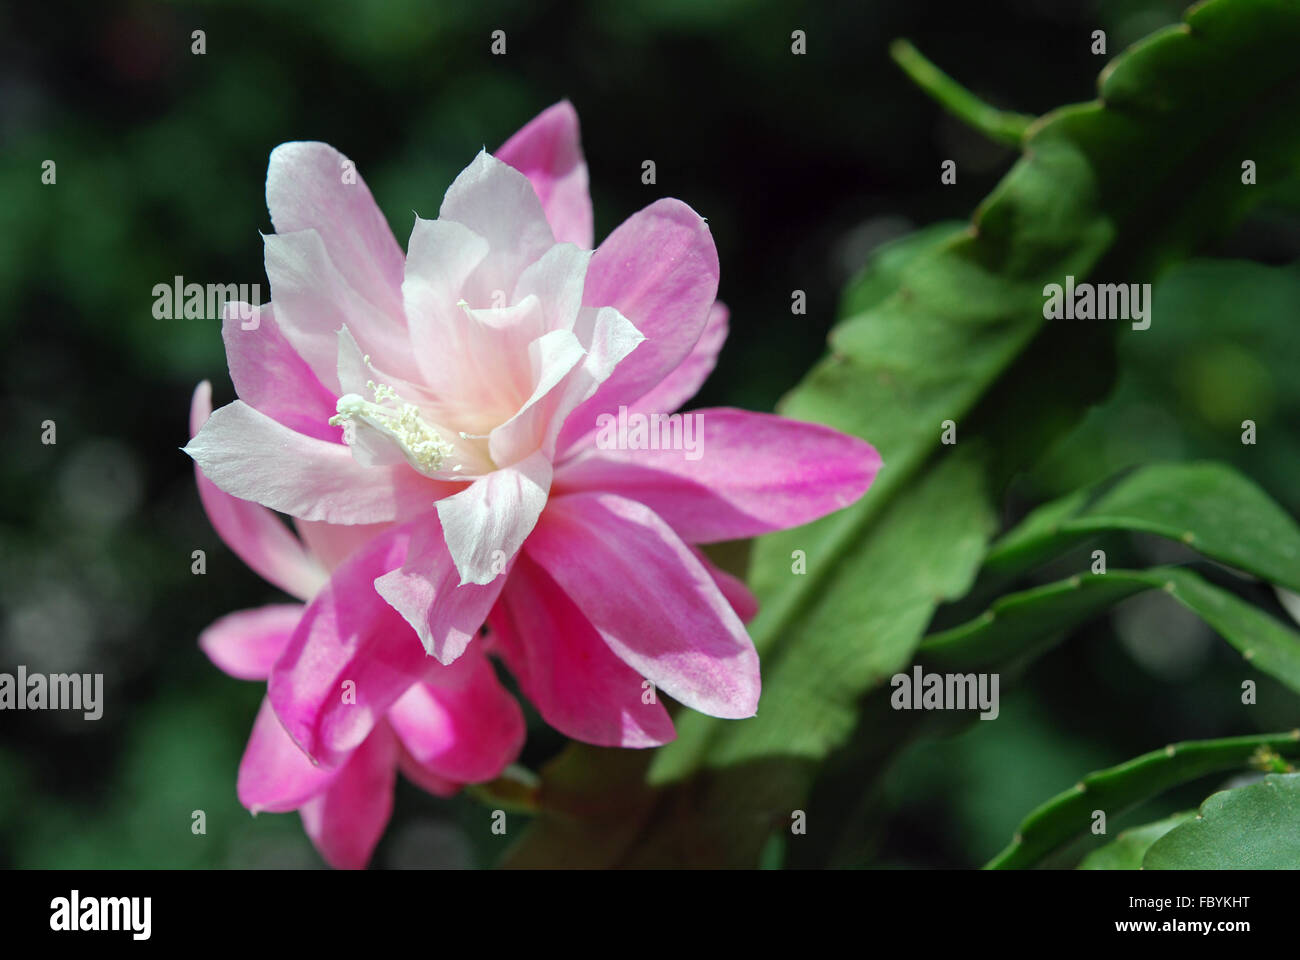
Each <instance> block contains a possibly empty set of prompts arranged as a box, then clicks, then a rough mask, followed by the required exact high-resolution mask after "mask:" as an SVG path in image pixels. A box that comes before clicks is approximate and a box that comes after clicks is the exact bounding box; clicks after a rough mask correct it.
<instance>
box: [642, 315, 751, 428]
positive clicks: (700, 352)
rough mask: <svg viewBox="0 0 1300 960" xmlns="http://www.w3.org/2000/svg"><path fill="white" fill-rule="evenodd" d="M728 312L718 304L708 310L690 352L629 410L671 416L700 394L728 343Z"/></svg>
mask: <svg viewBox="0 0 1300 960" xmlns="http://www.w3.org/2000/svg"><path fill="white" fill-rule="evenodd" d="M728 317H729V312H728V310H727V308H726V307H725V306H724V305H723V304H722V303H721V302H718V303H715V304H714V305H713V309H712V310H710V311H709V321H708V323H707V324H706V325H705V327H704V332H703V333H702V334H700V339H699V340H698V341H696V343H695V346H694V347H692V348H691V352H690V353H688V354H687V355H686V359H684V360H683V361H682V362H681V363H679V364H678V365H677V366H676V367H675V368H674V369H673V371H672V372H671V373H670V374H668V376H666V377H664V378H663V380H661V381H660V382H659V383H658V384H657V385H655V386H654V387H652V388H651V390H650V392H649V393H647V394H645V396H643V397H641V399H639V400H637V401H636V403H633V404H629V405H628V409H630V410H639V411H642V412H644V413H672V412H673V411H674V410H676V409H678V408H679V407H681V405H682V404H684V403H685V402H686V401H687V400H689V399H691V397H693V396H695V395H696V394H697V393H699V392H700V388H701V387H702V386H704V381H705V380H707V379H708V378H709V374H711V373H712V372H713V368H714V367H715V366H717V363H718V353H719V352H720V351H721V350H722V345H723V344H724V343H725V342H726V340H727V319H728Z"/></svg>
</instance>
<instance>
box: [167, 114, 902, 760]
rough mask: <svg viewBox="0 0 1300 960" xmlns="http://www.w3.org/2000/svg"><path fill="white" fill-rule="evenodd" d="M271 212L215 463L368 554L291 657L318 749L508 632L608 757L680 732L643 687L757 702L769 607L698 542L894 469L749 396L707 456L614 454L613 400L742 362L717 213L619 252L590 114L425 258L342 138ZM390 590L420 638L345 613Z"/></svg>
mask: <svg viewBox="0 0 1300 960" xmlns="http://www.w3.org/2000/svg"><path fill="white" fill-rule="evenodd" d="M267 204H268V206H269V208H270V212H271V219H272V221H273V223H274V225H275V229H276V233H275V234H273V235H270V236H267V237H266V238H265V243H266V271H267V276H268V278H269V280H270V284H271V293H272V299H273V302H274V307H272V306H270V305H266V306H263V307H261V308H260V310H258V311H257V316H258V321H259V322H258V323H257V324H256V326H255V329H243V328H244V327H249V326H253V325H252V324H248V323H241V322H240V319H239V318H240V317H241V316H244V317H246V316H247V313H246V308H242V309H241V306H236V307H234V308H233V309H231V310H229V311H228V313H227V320H226V323H225V328H224V331H223V335H224V338H225V343H226V351H227V358H228V361H229V366H230V373H231V377H232V379H233V381H234V384H235V389H236V391H237V393H238V395H239V399H238V400H236V401H235V402H234V403H231V404H230V405H228V406H226V407H223V408H221V409H219V410H217V411H216V412H215V413H213V414H212V416H211V417H210V418H209V419H208V420H207V421H206V423H204V424H203V426H202V429H201V430H200V431H199V432H198V434H197V435H196V436H195V437H194V438H193V439H192V441H191V442H190V444H189V446H187V447H186V448H185V449H186V452H187V453H189V454H190V455H191V456H192V457H193V458H194V460H195V461H196V463H197V464H198V466H199V468H200V469H201V471H202V472H203V474H204V475H205V476H206V477H207V478H208V479H209V480H211V482H212V483H214V484H215V485H216V486H217V487H219V488H220V489H221V490H223V491H225V492H226V493H228V494H230V495H232V496H233V497H236V498H240V499H243V500H250V501H254V502H256V503H258V504H262V505H264V506H266V507H269V508H271V509H273V510H277V511H281V512H283V513H286V514H289V515H290V516H292V517H295V518H297V520H298V521H300V524H302V523H305V524H307V525H308V529H310V528H311V525H327V526H325V527H324V529H337V528H339V527H340V526H350V527H353V528H355V529H357V530H359V531H361V534H360V535H359V536H357V537H355V538H354V539H356V540H362V541H365V542H366V544H367V545H366V546H365V548H364V550H358V551H357V552H355V553H353V555H352V557H351V559H350V561H349V563H348V564H346V565H345V566H346V568H347V571H348V572H347V577H346V581H345V582H339V573H338V572H336V573H335V574H334V581H332V582H331V584H330V586H329V588H328V589H322V590H321V591H320V593H318V594H316V597H315V599H313V600H312V601H311V602H310V603H309V604H308V606H307V609H306V611H305V613H304V614H303V616H302V618H301V620H300V621H299V622H298V624H297V626H296V627H295V628H294V630H293V632H292V634H291V636H290V637H289V638H288V640H287V642H286V643H285V645H284V648H283V651H282V652H281V653H280V654H279V656H278V659H277V660H276V661H275V663H274V664H273V665H272V666H271V667H270V671H269V703H270V704H271V707H272V708H273V709H274V711H275V714H276V715H277V716H278V718H279V720H280V722H281V723H282V724H283V726H284V729H285V730H286V731H287V733H288V734H289V736H290V737H291V738H292V740H293V741H294V742H295V743H296V744H297V745H298V747H299V748H300V749H301V750H302V751H304V752H305V753H306V754H307V755H308V756H309V757H311V758H312V760H314V761H316V762H317V763H320V764H322V765H325V766H337V765H338V764H339V763H341V762H343V761H344V759H345V758H347V757H348V756H350V755H351V752H352V751H354V750H355V749H357V747H358V746H359V745H360V744H361V743H362V742H363V741H364V740H365V738H366V737H367V736H369V735H370V733H371V731H372V730H373V729H374V728H375V726H376V724H378V723H380V722H381V721H382V720H383V718H384V716H385V714H386V713H387V711H388V710H389V709H390V708H391V707H392V705H393V704H394V703H395V702H396V701H397V700H398V698H399V697H401V696H402V695H403V694H404V693H405V692H406V691H407V690H408V689H409V688H410V687H411V685H412V684H413V683H416V682H420V681H422V680H424V679H427V678H429V677H433V676H436V675H437V673H438V671H441V670H446V669H448V666H447V665H451V664H454V663H456V662H457V661H458V658H460V657H461V656H462V655H463V654H465V653H466V651H467V649H468V648H469V647H470V645H471V643H483V642H491V643H492V644H493V648H494V650H495V652H497V653H498V654H499V655H501V656H502V657H503V658H504V660H505V661H506V663H507V665H508V666H509V667H510V669H511V670H512V671H513V672H514V673H515V675H516V677H517V678H518V679H519V682H520V686H521V688H522V690H523V691H524V693H525V694H526V695H527V696H528V697H529V698H530V699H532V700H533V702H534V703H535V704H536V705H537V707H538V709H539V710H540V712H541V713H542V715H543V717H545V718H546V720H547V721H548V722H550V723H551V724H553V725H554V726H555V727H557V728H558V729H560V730H561V731H563V732H565V733H567V734H569V735H571V736H573V737H575V738H578V739H581V740H585V741H588V742H591V743H596V744H602V745H611V746H630V747H644V746H653V745H656V744H661V743H663V742H665V741H667V740H669V739H671V738H672V736H673V728H672V724H671V721H670V720H669V717H668V714H667V713H666V711H665V710H664V708H663V706H662V704H660V703H659V702H658V699H657V698H652V697H643V696H642V692H643V685H642V684H643V678H645V679H649V680H650V681H652V682H653V683H654V685H655V686H656V687H657V688H658V689H659V690H661V691H663V692H665V693H667V694H669V695H670V696H672V697H674V698H675V699H677V700H679V701H680V702H682V703H683V704H685V705H686V706H688V707H691V708H693V709H696V710H699V711H702V712H704V713H708V714H711V715H714V716H719V717H737V718H739V717H748V716H751V715H752V714H753V713H754V712H755V710H756V709H757V705H758V696H759V665H758V658H757V656H756V654H755V651H754V647H753V644H752V642H751V641H750V639H749V636H748V634H747V633H746V630H745V627H744V625H743V623H742V619H743V617H744V616H746V615H752V612H753V607H754V601H753V598H752V597H750V596H749V594H748V592H747V591H746V590H745V589H744V587H743V585H741V584H740V583H739V582H738V581H735V580H734V579H732V578H730V577H728V576H727V575H725V574H723V573H722V572H720V571H718V570H717V569H715V568H714V567H713V566H712V565H711V564H710V563H709V562H708V560H707V559H706V558H705V557H704V555H703V554H702V553H700V552H698V551H697V550H696V549H695V548H694V546H692V545H693V544H698V543H707V542H711V541H719V540H731V539H737V538H744V537H751V536H754V535H756V534H761V533H764V532H766V531H770V530H776V529H781V528H785V527H790V526H795V525H799V524H803V523H807V522H808V521H810V520H813V519H815V518H817V517H820V516H822V515H824V514H826V513H829V512H831V511H833V510H836V509H839V508H841V507H843V506H845V505H847V504H849V503H851V502H852V501H854V500H855V499H857V498H858V497H859V496H861V495H862V493H863V492H864V491H865V490H866V489H867V487H868V486H869V484H870V483H871V480H872V478H873V477H874V475H875V473H876V470H877V469H878V467H879V465H880V461H879V458H878V456H877V454H876V452H875V451H874V450H873V449H872V448H871V447H870V446H869V445H867V444H865V443H863V442H861V441H860V440H857V439H854V438H852V437H848V436H845V435H843V434H840V433H837V432H835V431H833V430H830V429H828V428H825V427H822V426H817V425H813V424H805V423H799V422H795V421H791V420H787V419H784V418H781V417H777V416H772V415H766V414H757V413H748V412H743V411H739V410H731V409H716V410H704V411H699V412H698V413H697V416H699V417H700V418H701V419H700V422H701V423H702V425H703V433H702V436H701V437H700V438H699V439H700V440H701V441H702V446H701V447H700V450H701V451H702V456H699V457H698V459H696V458H692V459H687V458H686V457H684V456H683V454H682V451H680V450H669V449H658V450H612V449H601V448H600V447H598V445H597V443H596V435H597V426H598V419H599V418H600V417H601V415H602V414H617V412H618V411H619V410H620V408H624V407H625V408H627V410H628V411H632V412H641V413H658V412H665V413H666V412H670V411H672V410H675V409H676V408H677V407H678V406H680V405H681V404H682V403H683V402H685V401H686V400H688V399H689V398H690V397H691V396H693V395H694V394H695V392H696V391H697V390H698V388H699V387H700V385H701V383H702V382H703V380H704V378H705V377H706V376H707V375H708V373H709V372H710V371H711V370H712V368H713V365H714V362H715V359H716V356H717V353H718V350H719V349H720V347H721V346H722V342H723V340H724V339H725V337H726V332H727V312H726V310H725V308H723V307H722V306H721V305H720V304H718V303H717V302H716V300H715V298H716V294H717V284H718V258H717V252H716V250H715V248H714V245H713V240H712V237H711V236H710V234H709V230H708V226H707V225H706V224H705V222H704V220H703V219H702V218H701V217H700V216H698V215H697V214H696V213H695V212H694V211H693V210H691V209H690V208H689V207H688V206H686V205H685V204H684V203H681V202H680V201H678V200H670V199H665V200H659V201H657V202H655V203H653V204H651V205H650V206H648V207H646V208H645V209H644V210H642V211H641V212H640V213H637V214H635V215H634V216H632V217H631V218H630V219H628V220H627V221H626V222H624V223H623V224H622V225H621V226H620V227H619V228H618V229H616V230H615V231H614V232H613V233H612V234H611V235H610V236H609V237H608V238H607V239H606V240H605V241H604V242H603V243H602V244H601V245H600V246H599V247H598V248H597V249H595V250H594V251H593V250H592V249H591V243H592V214H591V201H590V198H589V195H588V192H587V171H586V165H585V163H584V161H583V159H582V154H581V148H580V145H579V141H578V123H577V116H576V114H575V113H574V111H573V108H572V107H571V106H570V105H569V104H568V103H561V104H557V105H556V106H554V107H552V108H550V109H549V110H547V111H546V112H544V113H543V114H541V115H540V116H539V117H537V118H536V119H534V120H533V121H532V122H531V123H529V124H528V125H527V126H526V127H524V128H523V129H522V130H521V131H519V133H517V134H516V135H515V136H514V137H512V138H511V139H510V140H509V141H508V142H507V143H506V144H505V146H503V147H502V148H501V149H500V150H499V151H498V152H497V153H496V155H495V156H492V155H489V154H487V153H480V154H479V155H478V157H476V158H475V159H474V160H473V162H472V163H471V164H470V165H469V167H467V168H466V169H465V170H464V172H462V173H461V174H460V176H459V177H457V178H456V181H455V182H454V183H453V184H452V186H451V188H450V189H449V190H448V191H447V194H446V197H445V199H444V200H443V203H442V207H441V210H440V213H439V217H438V219H436V220H425V219H419V218H417V219H416V222H415V227H414V229H413V231H412V233H411V239H410V243H409V245H408V250H407V252H406V254H405V255H403V253H402V250H401V248H400V247H399V246H398V244H397V242H396V241H395V240H394V238H393V235H392V233H391V232H390V231H389V228H388V225H387V223H386V222H385V220H384V217H383V215H382V214H381V213H380V212H379V209H378V208H377V206H376V205H375V203H374V200H373V199H372V197H371V195H370V192H369V190H368V189H367V188H366V186H365V184H364V183H363V182H362V181H361V180H360V178H359V177H357V176H356V174H355V171H354V169H353V168H352V165H351V164H350V162H348V161H347V160H345V158H344V157H343V156H341V155H340V154H339V153H338V152H337V151H335V150H334V149H333V148H331V147H328V146H326V145H324V144H320V143H290V144H285V145H283V146H281V147H279V148H277V149H276V150H275V151H274V152H273V153H272V155H271V162H270V169H269V171H268V174H267ZM394 557H397V558H398V559H397V560H394V559H393V558H394ZM340 569H342V568H340ZM372 592H377V594H378V596H379V597H382V598H383V600H385V601H387V603H388V604H391V607H392V608H393V609H394V610H396V611H397V612H398V613H399V614H400V615H401V617H402V618H404V619H405V620H406V621H407V623H409V625H410V626H411V628H412V632H406V631H393V630H391V629H388V627H389V626H390V621H389V620H388V619H387V618H386V617H384V616H380V615H374V616H366V615H363V613H361V612H356V613H352V614H349V615H346V616H344V615H341V614H340V610H343V609H345V608H347V607H348V606H349V605H354V606H355V608H356V611H379V610H380V608H382V606H383V605H382V604H378V605H377V604H375V603H373V602H372V601H371V596H372ZM323 597H324V598H326V599H322V598H323ZM485 622H489V623H490V624H491V626H492V628H493V629H492V631H491V635H490V637H489V638H485V639H483V640H476V639H475V638H476V636H477V635H478V633H479V631H480V628H481V627H482V625H483V624H484V623H485ZM416 637H418V638H419V639H418V641H417V640H416V639H415V638H416ZM430 654H431V656H430ZM345 680H352V681H353V682H354V683H355V689H356V702H355V703H354V704H348V703H343V702H342V698H341V697H340V696H339V689H340V684H341V683H342V682H343V681H345ZM647 701H649V702H647Z"/></svg>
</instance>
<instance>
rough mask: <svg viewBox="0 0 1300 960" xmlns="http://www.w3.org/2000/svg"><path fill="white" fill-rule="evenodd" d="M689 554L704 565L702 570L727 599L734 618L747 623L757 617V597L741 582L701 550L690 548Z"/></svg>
mask: <svg viewBox="0 0 1300 960" xmlns="http://www.w3.org/2000/svg"><path fill="white" fill-rule="evenodd" d="M691 552H692V553H693V554H695V557H696V559H697V560H699V561H700V563H702V564H704V569H705V570H707V571H709V576H711V577H712V578H713V582H714V583H716V584H717V585H718V589H719V590H721V591H722V595H723V596H724V597H726V598H727V603H729V604H731V609H732V610H735V611H736V616H738V617H740V619H741V621H742V622H744V623H749V621H751V620H753V619H754V618H755V617H756V616H758V597H756V596H754V594H753V593H752V592H751V591H750V589H749V587H747V586H745V582H744V581H743V580H740V579H738V578H737V577H733V576H732V575H731V574H729V573H727V571H726V570H723V569H722V568H721V567H719V566H718V565H717V564H715V563H714V562H713V561H712V560H710V559H709V558H708V557H707V556H706V555H705V553H704V551H703V550H699V549H697V548H695V547H691Z"/></svg>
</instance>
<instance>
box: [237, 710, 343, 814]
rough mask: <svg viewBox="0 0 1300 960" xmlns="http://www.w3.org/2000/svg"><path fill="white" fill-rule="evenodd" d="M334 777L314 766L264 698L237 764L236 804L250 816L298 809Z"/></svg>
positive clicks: (332, 772) (332, 771)
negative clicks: (237, 798) (247, 810)
mask: <svg viewBox="0 0 1300 960" xmlns="http://www.w3.org/2000/svg"><path fill="white" fill-rule="evenodd" d="M337 774H338V771H337V770H330V769H327V768H325V767H318V766H316V765H315V764H313V763H312V762H311V760H309V759H308V758H307V755H306V754H305V753H303V752H302V751H301V750H299V749H298V747H297V745H296V744H294V742H293V740H291V739H290V738H289V734H287V733H285V730H284V727H282V726H281V725H280V721H279V719H278V718H277V717H276V715H275V711H274V710H272V709H271V701H270V700H269V699H263V700H262V707H261V709H260V710H258V711H257V720H255V721H254V722H253V733H252V736H250V737H249V738H248V746H247V747H246V748H245V749H244V757H243V759H242V760H240V762H239V781H238V785H237V787H236V791H237V792H238V794H239V802H240V803H242V804H243V805H244V806H245V807H247V808H248V809H249V810H251V811H252V812H253V813H261V812H263V811H269V812H271V813H284V812H286V811H288V810H297V809H298V808H299V807H300V806H302V805H303V804H304V803H306V802H307V801H308V800H310V799H311V798H312V797H314V796H316V794H318V793H320V792H321V791H322V790H324V789H325V788H326V787H327V786H329V784H330V782H331V781H332V780H333V779H334V777H335V776H336V775H337Z"/></svg>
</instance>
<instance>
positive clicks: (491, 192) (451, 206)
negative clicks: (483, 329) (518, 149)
mask: <svg viewBox="0 0 1300 960" xmlns="http://www.w3.org/2000/svg"><path fill="white" fill-rule="evenodd" d="M438 219H440V220H454V221H455V222H456V223H460V224H464V225H465V226H467V227H469V228H470V229H471V230H473V231H474V232H475V233H477V234H478V235H479V236H480V237H482V238H483V239H484V240H486V241H487V242H488V253H487V256H486V257H485V258H484V259H483V262H482V263H481V264H480V265H479V267H478V269H477V270H475V271H474V273H473V275H472V276H471V277H470V278H469V281H468V282H467V283H466V285H465V294H464V296H465V299H466V300H468V301H469V303H470V306H473V307H489V306H492V305H493V304H492V299H493V296H492V295H493V293H494V292H495V291H498V290H499V291H503V292H504V293H505V294H506V295H509V293H510V291H511V290H513V289H514V287H515V283H516V282H517V281H518V280H519V277H520V275H521V274H522V273H523V271H524V268H525V267H527V266H528V265H529V264H530V263H532V262H534V261H535V260H537V259H538V258H540V257H541V255H542V254H544V253H545V252H546V251H547V250H549V249H550V248H551V247H552V246H554V245H555V236H554V235H553V234H552V233H551V228H550V225H549V224H548V223H547V222H546V215H545V214H544V213H543V212H542V204H541V201H540V200H538V199H537V194H536V193H534V192H533V187H532V184H530V183H529V182H528V178H527V177H525V176H524V175H523V174H521V173H520V172H519V171H518V170H516V169H514V168H513V167H511V166H510V165H509V164H505V163H502V162H501V161H500V160H497V159H496V158H495V157H493V156H491V155H489V154H487V153H483V152H480V153H479V155H478V156H477V157H475V158H474V161H473V163H471V164H470V165H469V166H468V167H466V168H465V169H464V170H463V171H461V173H460V175H459V176H458V177H457V178H456V180H455V182H454V183H452V185H451V187H450V188H449V189H448V190H447V195H446V197H444V198H443V201H442V208H441V209H440V210H439V213H438ZM272 294H273V295H274V290H272ZM276 299H278V297H277V298H276Z"/></svg>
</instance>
